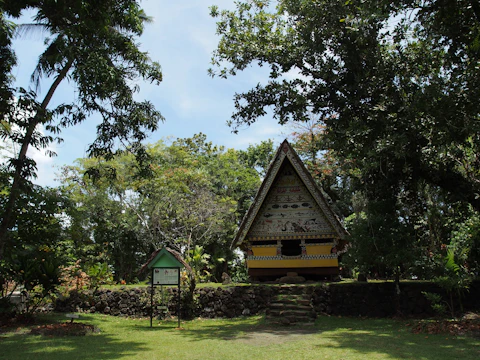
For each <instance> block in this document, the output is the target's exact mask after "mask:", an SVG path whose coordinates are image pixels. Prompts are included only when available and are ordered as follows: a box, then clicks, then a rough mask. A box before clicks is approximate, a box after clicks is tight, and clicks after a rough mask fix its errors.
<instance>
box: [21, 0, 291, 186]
mask: <svg viewBox="0 0 480 360" xmlns="http://www.w3.org/2000/svg"><path fill="white" fill-rule="evenodd" d="M140 4H141V6H142V8H143V9H144V10H145V12H146V13H147V15H148V16H150V17H152V18H153V22H152V23H148V24H146V26H145V31H144V33H143V34H142V36H141V37H140V38H139V39H138V42H139V43H140V49H141V50H142V51H146V52H148V54H149V56H150V58H151V59H152V60H154V61H158V62H159V63H160V65H161V67H162V73H163V81H162V83H161V84H160V85H159V86H155V85H152V84H149V83H147V82H138V83H137V85H139V86H140V92H139V93H138V97H137V99H138V100H148V101H150V102H152V103H153V104H154V105H155V107H156V109H157V110H159V111H160V112H161V113H162V115H163V116H164V117H165V122H164V123H162V124H160V126H159V129H158V130H157V131H156V132H155V133H152V134H151V135H150V136H149V138H148V140H147V142H148V143H154V142H156V141H158V140H160V139H176V138H186V137H192V136H193V135H194V134H197V133H200V132H202V133H204V134H206V135H207V140H208V141H211V142H212V143H213V144H215V145H224V146H225V147H227V148H235V149H245V148H246V147H248V145H250V144H258V143H260V142H261V141H262V140H267V139H272V140H274V143H275V144H276V145H279V144H280V143H281V141H283V139H284V138H285V137H286V134H288V133H289V130H288V128H286V127H285V126H283V127H282V126H280V125H278V124H277V123H276V121H275V120H274V119H273V118H272V117H271V116H268V115H267V116H266V117H264V118H262V119H260V120H259V121H258V122H257V123H255V124H253V125H251V126H250V127H246V128H244V129H242V130H240V131H239V133H238V134H234V133H232V129H231V128H229V127H228V125H227V121H228V120H229V119H230V117H231V115H232V113H233V112H234V110H235V109H234V103H233V96H234V94H235V93H241V92H244V91H248V90H250V89H251V88H253V87H254V86H255V85H256V84H258V83H265V82H266V81H267V80H268V72H267V69H264V68H257V67H252V68H249V69H247V70H246V71H244V72H242V73H240V74H237V75H236V76H235V77H230V78H228V79H220V78H212V77H210V76H209V75H208V73H207V70H208V68H209V67H210V61H211V57H212V53H213V51H214V50H215V48H216V45H217V43H218V40H219V36H218V35H216V34H215V32H216V24H215V21H216V19H214V18H212V17H211V16H210V15H209V7H210V6H211V5H218V6H219V8H220V9H233V8H234V2H233V1H231V0H177V1H171V0H143V1H140ZM30 15H31V14H28V13H26V14H24V16H23V18H22V21H25V22H29V21H30V20H31V17H30ZM43 36H44V34H43V35H42V34H38V33H32V34H28V35H24V36H22V37H19V38H17V39H15V42H14V49H15V51H16V54H17V57H18V65H17V67H16V68H15V69H14V72H13V75H14V77H15V79H16V82H15V85H16V86H22V87H24V88H26V87H28V86H30V82H29V78H30V75H31V73H32V71H33V69H34V67H35V64H36V61H37V59H38V56H39V55H40V54H41V52H42V50H43V48H44V46H43V40H44V39H43ZM50 83H51V79H45V80H44V82H43V83H42V84H41V90H45V89H48V87H49V85H50ZM74 97H75V91H74V87H73V86H72V85H71V84H68V83H62V85H61V86H60V87H59V89H57V92H56V93H55V95H54V98H53V99H52V105H54V104H60V103H62V102H72V100H73V99H74ZM98 121H99V120H98V118H95V117H93V118H90V119H88V120H86V121H85V122H84V123H82V124H80V125H76V126H74V127H71V128H69V129H66V130H64V132H63V133H62V138H63V139H64V142H63V143H61V144H58V145H53V146H52V148H51V149H52V150H54V151H55V152H56V153H57V156H56V157H54V158H49V157H47V156H45V154H44V152H38V151H33V150H32V151H30V153H29V155H30V156H32V157H33V158H34V159H35V161H36V162H37V167H38V178H37V179H36V180H34V182H35V183H37V184H39V185H43V186H46V185H48V186H56V185H58V182H56V180H55V179H56V173H58V172H59V169H60V167H61V166H63V165H71V164H73V162H74V161H75V159H78V158H81V157H85V156H86V150H87V148H88V145H89V144H90V143H92V142H93V140H94V139H95V135H96V125H97V124H98Z"/></svg>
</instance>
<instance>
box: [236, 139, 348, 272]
mask: <svg viewBox="0 0 480 360" xmlns="http://www.w3.org/2000/svg"><path fill="white" fill-rule="evenodd" d="M346 235H347V232H346V231H345V229H344V228H343V226H342V224H341V223H340V221H339V220H338V218H337V216H336V215H335V213H334V212H333V211H332V209H331V207H330V206H329V204H328V202H327V201H326V200H325V197H324V196H323V194H322V192H321V190H320V189H319V187H318V186H317V185H316V183H315V181H314V180H313V178H312V176H311V175H310V173H309V172H308V170H307V169H306V168H305V166H304V164H303V162H302V160H301V159H300V157H299V156H298V154H297V153H296V152H295V150H294V149H293V148H292V147H291V145H290V144H289V143H288V141H287V140H285V141H284V142H283V143H282V144H281V145H280V147H279V149H278V151H277V153H276V155H275V158H274V159H273V161H272V163H271V164H270V167H269V169H268V172H267V174H266V176H265V179H264V181H263V183H262V185H261V186H260V189H259V190H258V192H257V195H256V197H255V200H254V202H253V203H252V205H251V206H250V208H249V210H248V212H247V214H246V215H245V217H244V219H243V220H242V223H241V225H240V228H239V230H238V232H237V235H236V237H235V239H234V241H233V246H234V247H240V248H241V249H242V250H244V252H246V262H247V267H248V274H249V275H250V277H251V278H252V279H253V280H272V279H275V278H278V277H282V276H286V275H287V274H293V273H296V274H297V275H301V276H304V277H305V278H306V279H321V278H325V277H330V278H331V277H334V276H336V275H338V273H339V266H338V257H339V255H340V254H342V253H343V252H344V251H345V249H346V244H347V242H346V240H345V236H346Z"/></svg>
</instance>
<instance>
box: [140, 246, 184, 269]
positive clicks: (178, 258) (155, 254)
mask: <svg viewBox="0 0 480 360" xmlns="http://www.w3.org/2000/svg"><path fill="white" fill-rule="evenodd" d="M162 255H166V256H170V257H172V258H174V259H175V261H177V262H178V263H180V264H181V265H182V266H183V267H185V268H186V269H187V271H189V272H191V271H192V269H191V267H190V265H188V264H187V262H186V261H185V260H184V259H183V257H182V255H181V254H180V253H179V252H177V251H175V250H173V249H170V248H168V247H164V248H161V249H157V250H155V251H154V252H153V254H152V255H151V256H150V258H149V259H148V261H147V262H146V263H145V264H143V266H142V267H141V269H140V271H139V273H140V274H141V273H143V272H144V271H146V270H147V269H150V268H151V267H152V266H153V265H154V264H155V263H156V262H157V260H158V258H160V257H161V256H162Z"/></svg>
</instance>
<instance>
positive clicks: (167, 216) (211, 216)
mask: <svg viewBox="0 0 480 360" xmlns="http://www.w3.org/2000/svg"><path fill="white" fill-rule="evenodd" d="M147 152H148V156H149V157H150V159H151V167H150V174H151V176H149V177H142V176H138V174H137V171H136V170H135V168H136V167H137V166H138V164H137V162H136V161H135V159H134V157H133V156H132V155H131V154H122V155H118V156H115V157H114V158H112V159H110V160H108V161H106V160H105V159H102V158H91V159H81V160H78V162H77V166H69V167H64V169H63V173H62V183H63V186H64V189H65V191H66V192H67V193H68V194H70V198H71V199H72V201H73V202H74V203H76V204H77V207H76V209H75V210H74V211H73V212H72V213H71V214H72V215H71V218H72V221H71V226H70V230H71V236H72V238H73V239H74V242H75V244H76V245H77V248H79V249H81V248H85V247H87V248H90V249H91V251H90V252H85V251H84V252H83V254H82V253H81V252H79V253H78V255H79V256H80V257H83V258H84V259H85V260H87V258H88V257H91V258H93V259H95V256H96V255H95V254H99V253H102V254H103V259H105V261H107V262H108V263H109V264H110V265H111V266H112V268H113V269H114V274H115V278H116V280H120V279H123V280H126V281H130V280H132V278H133V277H134V273H135V268H137V269H138V268H140V265H141V264H142V263H144V262H145V260H146V257H148V256H149V254H151V253H152V252H153V251H154V250H156V249H158V248H160V247H162V246H169V247H171V248H174V249H176V250H177V251H179V252H180V253H182V254H183V255H184V256H188V255H189V254H190V253H191V250H194V249H196V248H197V246H199V247H201V248H202V250H203V251H204V252H205V253H207V254H208V255H209V258H208V261H209V262H210V263H209V265H208V267H209V268H210V269H212V270H213V271H212V272H211V274H212V276H213V277H214V278H216V279H220V276H221V274H222V272H223V271H225V267H226V266H227V264H228V261H230V260H231V259H232V258H233V256H234V255H233V253H232V251H231V249H230V243H231V241H232V239H233V237H234V232H235V230H236V228H237V226H238V224H239V222H240V220H241V218H242V217H243V215H244V214H245V212H246V211H247V209H248V206H249V204H250V203H251V201H252V200H253V198H254V196H255V192H256V190H257V188H258V186H259V185H260V178H259V175H258V173H257V172H256V171H255V170H254V169H253V168H252V167H251V166H249V165H248V164H247V163H245V162H243V160H242V155H241V154H242V153H241V152H239V151H236V150H234V149H224V148H223V147H218V146H214V145H213V144H212V143H211V142H208V141H207V139H206V136H205V135H204V134H197V135H195V136H194V137H192V138H187V139H177V140H175V141H173V143H172V144H170V145H167V144H165V143H164V142H163V141H160V142H157V143H156V144H152V145H148V146H147ZM254 152H255V151H254ZM87 169H90V171H88V172H86V170H87ZM92 169H95V171H93V172H92V171H91V170H92ZM112 172H114V173H115V174H116V176H115V177H111V176H108V174H109V173H112ZM92 175H95V176H92ZM85 245H86V246H85ZM96 261H97V260H94V262H96Z"/></svg>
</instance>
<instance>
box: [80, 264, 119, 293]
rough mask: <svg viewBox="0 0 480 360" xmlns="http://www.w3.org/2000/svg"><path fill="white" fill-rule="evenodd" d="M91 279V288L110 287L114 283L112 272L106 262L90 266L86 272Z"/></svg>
mask: <svg viewBox="0 0 480 360" xmlns="http://www.w3.org/2000/svg"><path fill="white" fill-rule="evenodd" d="M86 273H87V275H88V277H89V287H90V288H91V289H94V290H96V289H98V288H99V287H100V286H101V285H109V284H112V282H113V275H112V272H111V270H110V268H109V266H108V264H107V263H106V262H104V263H100V262H98V263H96V264H93V265H90V266H89V267H88V268H87V271H86Z"/></svg>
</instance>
